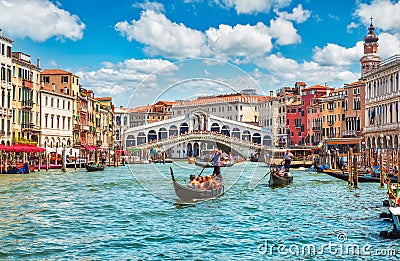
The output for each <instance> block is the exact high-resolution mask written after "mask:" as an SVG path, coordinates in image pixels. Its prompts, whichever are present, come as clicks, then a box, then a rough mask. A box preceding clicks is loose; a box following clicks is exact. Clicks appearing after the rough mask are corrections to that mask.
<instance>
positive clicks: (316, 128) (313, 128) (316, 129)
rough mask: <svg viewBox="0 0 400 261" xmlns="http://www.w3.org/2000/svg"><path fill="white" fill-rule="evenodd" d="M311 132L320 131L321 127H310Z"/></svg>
mask: <svg viewBox="0 0 400 261" xmlns="http://www.w3.org/2000/svg"><path fill="white" fill-rule="evenodd" d="M312 130H313V131H322V127H321V126H315V127H312Z"/></svg>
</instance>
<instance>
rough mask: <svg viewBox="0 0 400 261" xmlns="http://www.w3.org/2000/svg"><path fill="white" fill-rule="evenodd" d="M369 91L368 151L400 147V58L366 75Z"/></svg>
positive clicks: (366, 129) (367, 112)
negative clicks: (369, 149)
mask: <svg viewBox="0 0 400 261" xmlns="http://www.w3.org/2000/svg"><path fill="white" fill-rule="evenodd" d="M363 80H365V88H366V100H365V119H366V120H365V128H364V135H365V141H366V145H367V148H382V147H384V148H386V147H389V148H396V149H397V148H399V130H400V113H399V106H400V104H399V103H400V84H399V82H400V55H399V54H398V55H395V56H392V57H390V58H388V59H387V60H384V61H382V62H381V63H380V66H379V68H375V70H372V71H370V72H366V73H364V74H363Z"/></svg>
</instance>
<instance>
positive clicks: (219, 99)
mask: <svg viewBox="0 0 400 261" xmlns="http://www.w3.org/2000/svg"><path fill="white" fill-rule="evenodd" d="M266 99H267V96H259V95H242V94H236V95H229V96H228V95H227V96H216V97H210V96H209V97H206V98H205V97H201V98H198V99H197V100H191V101H183V102H181V103H178V104H176V105H177V106H196V105H205V104H216V103H228V102H243V103H248V102H250V103H259V102H262V101H265V100H266Z"/></svg>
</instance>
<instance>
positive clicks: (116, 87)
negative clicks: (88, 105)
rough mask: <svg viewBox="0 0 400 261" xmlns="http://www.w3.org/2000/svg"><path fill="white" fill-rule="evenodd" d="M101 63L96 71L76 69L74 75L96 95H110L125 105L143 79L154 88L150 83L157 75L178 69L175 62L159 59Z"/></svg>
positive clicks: (115, 102) (119, 103)
mask: <svg viewBox="0 0 400 261" xmlns="http://www.w3.org/2000/svg"><path fill="white" fill-rule="evenodd" d="M103 65H104V67H103V68H100V69H98V70H96V71H78V72H77V73H76V75H77V76H79V78H80V82H81V83H82V84H83V86H85V88H88V89H93V91H94V92H95V94H97V96H112V97H113V98H114V104H117V105H125V104H126V102H127V98H128V97H130V95H131V94H132V93H133V92H134V91H135V89H136V88H137V87H138V86H139V85H140V84H141V83H142V82H143V81H145V82H146V86H145V88H156V86H154V85H152V83H154V82H155V80H156V78H157V75H160V74H168V73H172V72H173V71H176V70H178V67H177V66H176V65H175V64H173V63H171V62H169V61H167V60H161V59H145V60H136V59H129V60H125V61H123V62H120V63H116V64H113V63H110V62H106V63H104V64H103ZM150 92H151V90H150Z"/></svg>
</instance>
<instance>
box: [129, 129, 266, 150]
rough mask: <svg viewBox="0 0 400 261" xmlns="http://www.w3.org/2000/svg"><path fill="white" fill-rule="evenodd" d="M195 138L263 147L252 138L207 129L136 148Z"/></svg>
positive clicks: (256, 147)
mask: <svg viewBox="0 0 400 261" xmlns="http://www.w3.org/2000/svg"><path fill="white" fill-rule="evenodd" d="M193 139H198V140H216V141H222V142H225V143H235V144H238V145H241V146H244V147H248V148H254V149H259V148H261V144H260V143H254V142H252V141H251V140H243V139H240V138H236V137H234V136H232V137H229V136H226V135H224V134H220V133H216V132H205V131H200V132H189V133H185V134H181V135H177V136H170V137H168V138H165V139H157V140H153V141H149V142H147V143H143V144H140V145H136V146H135V147H136V148H142V149H145V148H156V147H162V146H165V145H169V144H173V143H177V142H179V143H180V142H183V141H185V140H193Z"/></svg>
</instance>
